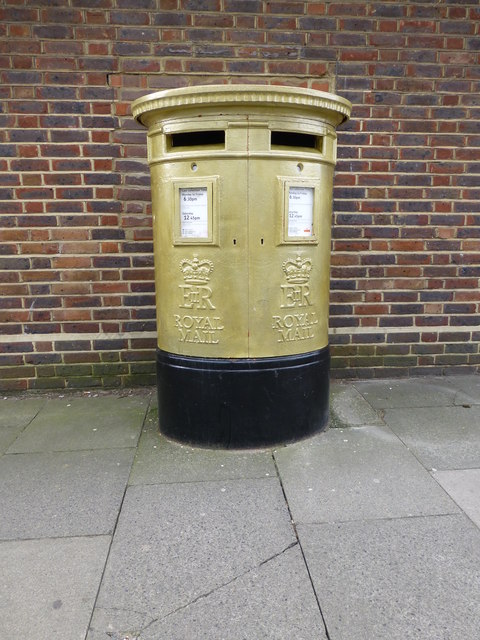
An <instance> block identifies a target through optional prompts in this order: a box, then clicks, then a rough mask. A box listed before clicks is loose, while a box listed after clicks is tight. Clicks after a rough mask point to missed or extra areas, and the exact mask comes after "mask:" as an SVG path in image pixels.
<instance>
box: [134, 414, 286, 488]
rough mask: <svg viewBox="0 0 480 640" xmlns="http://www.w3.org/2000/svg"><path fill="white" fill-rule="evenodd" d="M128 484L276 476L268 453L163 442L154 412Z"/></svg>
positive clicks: (145, 431) (150, 417)
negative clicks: (202, 447)
mask: <svg viewBox="0 0 480 640" xmlns="http://www.w3.org/2000/svg"><path fill="white" fill-rule="evenodd" d="M146 424H147V428H146V429H144V431H143V433H142V436H141V438H140V442H139V445H138V450H137V455H136V457H135V462H134V465H133V468H132V473H131V476H130V480H129V484H161V483H165V482H167V483H174V482H195V481H206V480H223V479H228V478H231V479H233V478H265V477H267V478H268V477H274V476H275V475H276V470H275V465H274V462H273V458H272V454H271V452H270V451H243V452H242V451H226V450H222V449H200V448H198V447H191V446H188V445H182V444H179V443H177V442H172V441H171V440H167V438H165V437H164V436H162V435H161V434H160V432H159V430H158V419H157V413H156V411H155V412H152V413H151V415H150V416H149V417H148V419H147V423H146Z"/></svg>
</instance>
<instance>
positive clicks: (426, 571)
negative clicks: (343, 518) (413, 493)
mask: <svg viewBox="0 0 480 640" xmlns="http://www.w3.org/2000/svg"><path fill="white" fill-rule="evenodd" d="M298 533H299V537H300V542H301V544H302V548H303V550H304V553H305V557H306V560H307V564H308V567H309V570H310V573H311V576H312V580H313V583H314V586H315V589H316V592H317V596H318V599H319V601H320V606H321V608H322V612H323V614H324V617H325V622H326V626H327V630H328V633H329V638H330V640H386V639H388V640H477V638H478V629H479V628H480V531H479V530H478V529H477V528H476V527H475V526H474V525H473V524H472V523H471V522H470V521H469V520H468V519H467V518H466V517H465V516H464V515H463V514H461V515H448V516H434V517H420V518H405V519H403V518H402V519H396V520H377V521H367V522H348V523H341V524H329V525H300V526H299V527H298Z"/></svg>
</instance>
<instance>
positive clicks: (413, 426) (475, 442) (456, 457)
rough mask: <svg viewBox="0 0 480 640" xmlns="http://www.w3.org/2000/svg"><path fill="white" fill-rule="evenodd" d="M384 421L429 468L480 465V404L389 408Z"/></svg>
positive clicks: (468, 467) (456, 467)
mask: <svg viewBox="0 0 480 640" xmlns="http://www.w3.org/2000/svg"><path fill="white" fill-rule="evenodd" d="M384 420H385V422H386V423H387V424H388V426H389V427H390V428H391V429H392V430H393V431H394V432H395V433H396V434H397V435H398V437H399V438H401V440H402V441H403V442H404V443H405V444H406V445H407V447H408V448H409V449H410V450H411V451H412V452H413V453H414V454H415V456H417V458H418V459H419V460H420V461H421V462H422V463H423V464H424V465H425V467H426V468H427V469H433V470H437V469H471V468H480V406H475V405H472V406H466V407H464V406H454V407H429V408H413V409H387V410H386V411H385V415H384Z"/></svg>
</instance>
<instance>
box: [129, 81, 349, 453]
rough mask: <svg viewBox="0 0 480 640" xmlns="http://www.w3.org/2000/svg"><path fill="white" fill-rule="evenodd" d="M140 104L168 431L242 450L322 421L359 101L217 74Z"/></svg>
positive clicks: (303, 432)
mask: <svg viewBox="0 0 480 640" xmlns="http://www.w3.org/2000/svg"><path fill="white" fill-rule="evenodd" d="M132 110H133V115H134V117H135V118H136V119H137V120H138V121H139V122H140V123H142V124H143V125H145V126H146V127H147V128H148V161H149V164H150V169H151V183H152V209H153V231H154V253H155V256H154V261H155V279H156V296H157V326H158V351H157V378H158V396H159V421H160V430H161V431H162V433H164V434H165V435H167V436H169V437H172V438H174V439H177V440H179V441H183V442H189V443H196V444H200V445H206V446H220V447H237V448H238V447H256V446H265V445H271V444H275V443H279V442H288V441H292V440H296V439H299V438H301V437H305V436H307V435H310V434H312V433H315V432H316V431H319V430H321V429H322V428H324V427H325V426H326V424H327V422H328V393H329V350H328V333H327V331H328V302H329V268H330V237H331V231H330V228H331V213H332V191H333V171H334V165H335V161H336V127H337V126H338V125H339V124H340V123H341V122H343V121H344V120H346V119H348V117H349V115H350V110H351V104H350V102H349V101H348V100H345V99H344V98H341V97H338V96H335V95H332V94H329V93H323V92H320V91H314V90H310V89H299V88H293V87H283V86H264V85H262V86H258V85H226V86H223V85H214V86H197V87H189V88H182V89H172V90H167V91H161V92H158V93H154V94H151V95H148V96H146V97H143V98H140V99H139V100H136V101H135V102H134V103H133V105H132Z"/></svg>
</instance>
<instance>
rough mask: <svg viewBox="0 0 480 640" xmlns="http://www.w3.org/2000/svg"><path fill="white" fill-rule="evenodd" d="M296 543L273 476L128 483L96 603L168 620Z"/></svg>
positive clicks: (104, 608) (280, 492)
mask: <svg viewBox="0 0 480 640" xmlns="http://www.w3.org/2000/svg"><path fill="white" fill-rule="evenodd" d="M295 542H296V537H295V534H294V531H293V528H292V525H291V522H290V518H289V513H288V510H287V507H286V504H285V500H284V497H283V493H282V490H281V487H280V484H279V482H278V479H276V478H265V479H256V480H252V479H248V480H246V479H244V480H235V481H234V482H232V481H223V482H202V483H182V484H169V485H147V486H131V487H129V489H128V490H127V493H126V497H125V501H124V503H123V508H122V513H121V516H120V519H119V523H118V527H117V530H116V534H115V538H114V541H113V545H112V550H111V554H110V557H109V560H108V563H107V566H106V570H105V575H104V579H103V582H102V586H101V589H100V593H99V598H98V602H97V606H98V607H99V608H100V609H103V610H112V609H122V610H134V611H137V612H145V613H146V614H147V615H148V616H149V617H150V618H151V619H158V618H161V617H165V616H166V615H168V614H169V613H172V612H173V611H177V610H179V609H180V608H182V607H184V606H186V605H188V604H189V603H191V602H193V601H194V600H196V599H198V598H199V596H202V595H203V594H205V593H209V592H212V591H214V590H215V589H218V588H219V587H220V586H222V585H227V584H228V583H229V582H230V581H232V580H234V579H235V578H238V576H240V575H243V574H245V573H246V572H248V571H250V570H251V569H253V568H255V567H259V566H260V565H261V563H262V562H264V561H265V560H266V559H268V558H271V557H273V556H275V555H276V554H278V553H279V552H281V551H282V550H284V549H286V548H287V547H289V546H290V545H292V544H294V543H295ZM306 586H307V587H308V583H306ZM108 624H112V625H113V626H114V628H115V625H116V622H115V619H111V620H109V621H108ZM95 629H96V633H97V634H98V633H99V631H98V625H96V626H95ZM98 637H99V638H102V636H101V635H99V636H98ZM92 638H95V640H96V638H97V636H92ZM89 640H90V639H89Z"/></svg>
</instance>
